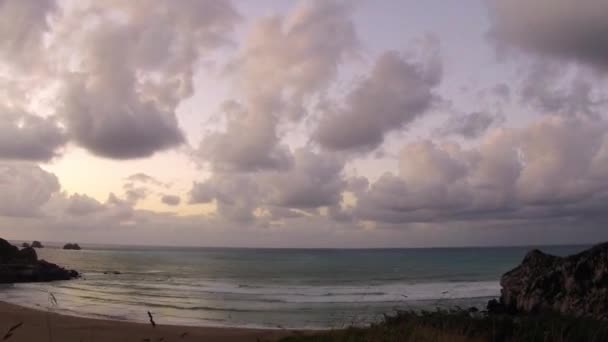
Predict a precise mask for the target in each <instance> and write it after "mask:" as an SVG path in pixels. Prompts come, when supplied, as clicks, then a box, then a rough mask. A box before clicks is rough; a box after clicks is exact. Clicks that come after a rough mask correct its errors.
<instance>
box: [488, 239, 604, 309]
mask: <svg viewBox="0 0 608 342" xmlns="http://www.w3.org/2000/svg"><path fill="white" fill-rule="evenodd" d="M500 285H501V286H502V290H501V296H500V299H499V301H491V302H490V303H488V311H490V312H499V313H500V312H506V313H511V314H516V313H539V312H559V313H562V314H567V315H573V316H577V317H592V318H597V319H608V243H603V244H600V245H596V246H594V247H592V248H590V249H588V250H586V251H583V252H581V253H578V254H575V255H571V256H568V257H558V256H554V255H549V254H545V253H543V252H541V251H539V250H536V249H535V250H532V251H530V252H529V253H528V254H527V255H526V256H525V258H524V260H523V261H522V263H521V265H519V266H517V267H516V268H514V269H513V270H511V271H509V272H507V273H505V274H504V275H503V276H502V278H501V280H500Z"/></svg>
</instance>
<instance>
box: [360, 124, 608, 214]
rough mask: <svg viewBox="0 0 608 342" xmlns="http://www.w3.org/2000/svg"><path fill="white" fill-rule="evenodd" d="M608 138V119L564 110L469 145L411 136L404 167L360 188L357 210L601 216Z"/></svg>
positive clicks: (606, 182)
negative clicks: (570, 114)
mask: <svg viewBox="0 0 608 342" xmlns="http://www.w3.org/2000/svg"><path fill="white" fill-rule="evenodd" d="M607 143H608V124H607V123H606V122H605V121H596V120H588V119H573V118H562V117H545V118H542V119H540V120H537V121H536V122H533V123H531V124H530V125H529V126H527V127H523V128H513V129H500V130H494V131H493V132H491V133H490V134H488V135H486V137H485V138H484V139H483V141H482V142H481V144H480V145H479V147H476V148H472V149H469V150H466V149H463V148H462V147H461V146H459V145H458V144H453V143H452V144H443V145H440V144H436V143H432V142H428V141H427V142H416V143H411V144H408V145H406V147H405V148H404V150H403V152H402V154H401V162H400V171H399V174H397V175H395V174H392V173H387V174H385V175H383V176H382V177H381V178H380V179H379V180H378V181H376V182H374V183H373V184H372V185H371V187H370V188H369V190H368V191H367V192H365V193H362V194H360V195H359V197H358V203H357V208H356V214H357V217H359V218H360V219H363V220H371V221H377V222H390V223H407V222H458V221H476V220H524V221H530V220H552V219H557V218H560V217H571V218H574V219H579V220H583V221H584V220H585V219H593V218H594V217H598V216H600V217H601V216H602V215H604V214H603V212H602V210H601V209H600V208H601V207H602V204H601V203H603V201H604V200H605V199H606V197H607V196H608V192H606V190H607V189H608V188H607V186H608V178H607V177H606V173H604V171H605V170H607V169H606V168H607V165H608V164H607V162H608V158H607V156H608V154H607V153H606V151H607V146H608V145H607Z"/></svg>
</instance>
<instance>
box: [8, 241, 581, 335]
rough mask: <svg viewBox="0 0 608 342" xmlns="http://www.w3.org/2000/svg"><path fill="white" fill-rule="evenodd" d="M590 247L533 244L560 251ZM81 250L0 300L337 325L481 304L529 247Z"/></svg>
mask: <svg viewBox="0 0 608 342" xmlns="http://www.w3.org/2000/svg"><path fill="white" fill-rule="evenodd" d="M588 247H589V246H546V247H542V248H541V249H542V250H543V251H545V252H548V253H552V254H556V255H568V254H572V253H576V252H579V251H582V250H583V249H585V248H588ZM84 248H85V249H83V250H81V251H66V250H62V249H59V248H52V247H47V248H44V249H38V250H37V252H38V255H39V257H40V258H43V259H45V260H48V261H51V262H54V263H57V264H59V265H62V266H65V267H68V268H72V269H75V270H78V271H79V272H81V273H82V274H83V277H82V279H78V280H71V281H60V282H53V283H38V284H15V285H4V286H2V287H0V300H2V301H6V302H10V303H15V304H19V305H23V306H28V307H32V308H37V309H43V310H50V311H53V312H58V313H63V314H69V315H76V316H84V317H92V318H104V319H115V320H127V321H137V322H147V321H148V316H147V312H148V311H150V312H151V313H152V314H153V315H154V319H155V321H156V323H158V324H177V325H196V326H227V327H263V328H298V329H300V328H340V327H343V326H347V325H352V324H355V325H363V324H368V323H370V322H373V321H375V320H377V319H379V317H382V315H383V314H390V313H394V312H395V311H396V310H407V309H430V310H432V309H434V308H436V307H443V308H450V307H456V306H459V307H462V308H467V307H470V306H477V307H479V308H483V307H484V306H485V303H486V302H487V301H488V300H489V299H491V298H495V297H497V296H498V295H499V293H500V285H499V279H500V276H501V274H503V273H504V272H506V271H508V270H510V269H512V268H513V267H515V266H517V265H518V264H519V263H520V262H521V260H522V258H523V257H524V255H525V254H526V252H527V251H529V250H530V249H531V248H532V247H493V248H428V249H246V248H183V247H180V248H169V247H132V246H131V247H126V246H125V247H117V246H86V245H85V246H84ZM114 271H116V272H120V274H113V273H112V272H114ZM107 272H110V273H107Z"/></svg>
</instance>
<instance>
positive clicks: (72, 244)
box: [63, 243, 81, 250]
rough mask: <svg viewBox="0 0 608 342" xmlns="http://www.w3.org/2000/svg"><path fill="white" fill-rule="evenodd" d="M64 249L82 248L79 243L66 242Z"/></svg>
mask: <svg viewBox="0 0 608 342" xmlns="http://www.w3.org/2000/svg"><path fill="white" fill-rule="evenodd" d="M63 249H73V250H81V248H80V246H78V244H77V243H66V244H65V245H64V246H63Z"/></svg>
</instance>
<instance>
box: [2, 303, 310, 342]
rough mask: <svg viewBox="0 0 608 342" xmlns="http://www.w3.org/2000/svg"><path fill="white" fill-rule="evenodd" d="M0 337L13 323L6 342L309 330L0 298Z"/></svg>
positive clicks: (246, 336) (268, 335) (202, 337)
mask: <svg viewBox="0 0 608 342" xmlns="http://www.w3.org/2000/svg"><path fill="white" fill-rule="evenodd" d="M0 318H1V319H0V339H2V338H3V337H4V336H5V334H6V333H7V332H8V331H9V330H10V329H11V327H15V326H16V325H18V324H20V323H22V325H20V326H18V327H17V328H15V329H14V330H13V331H12V335H11V336H10V337H9V338H7V339H6V340H7V341H11V342H19V341H23V342H26V341H37V342H42V341H62V342H70V341H74V342H80V341H82V342H91V341H99V342H103V341H112V342H114V341H123V340H124V341H127V340H128V341H146V340H147V339H149V341H160V340H161V339H162V340H164V341H176V340H178V341H227V342H241V341H252V342H256V341H263V342H267V341H268V342H271V341H277V340H278V339H280V338H282V337H286V336H292V335H301V334H307V333H311V332H314V331H313V330H291V329H254V328H229V327H201V326H180V325H163V324H157V325H156V327H153V326H152V325H151V324H144V323H137V322H128V321H118V320H109V319H108V320H106V319H97V318H84V317H77V316H69V315H63V314H59V313H55V312H51V311H44V310H37V309H32V308H29V307H24V306H20V305H16V304H12V303H7V302H3V301H0Z"/></svg>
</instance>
